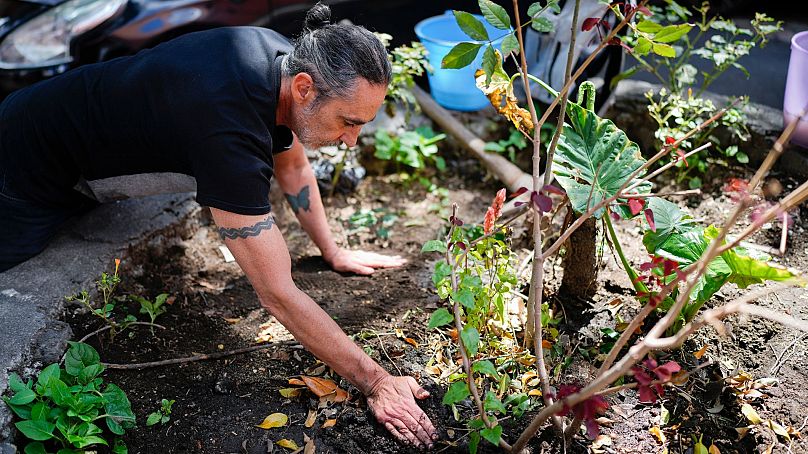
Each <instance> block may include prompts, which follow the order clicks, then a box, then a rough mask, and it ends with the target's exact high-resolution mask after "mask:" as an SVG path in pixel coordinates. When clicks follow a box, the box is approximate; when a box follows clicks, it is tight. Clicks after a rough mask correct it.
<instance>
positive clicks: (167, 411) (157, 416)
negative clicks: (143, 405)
mask: <svg viewBox="0 0 808 454" xmlns="http://www.w3.org/2000/svg"><path fill="white" fill-rule="evenodd" d="M174 402H175V401H174V400H168V399H162V400H161V401H160V408H159V409H158V410H157V411H155V412H154V413H149V416H147V417H146V425H147V426H153V425H155V424H157V423H158V422H159V423H160V424H161V425H165V424H166V423H167V422H168V421H170V420H171V407H172V406H174Z"/></svg>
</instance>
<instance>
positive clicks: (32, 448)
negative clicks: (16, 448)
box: [24, 441, 48, 454]
mask: <svg viewBox="0 0 808 454" xmlns="http://www.w3.org/2000/svg"><path fill="white" fill-rule="evenodd" d="M24 452H25V454H48V451H46V450H45V445H43V444H42V443H40V442H38V441H35V442H33V443H28V444H27V445H25V451H24Z"/></svg>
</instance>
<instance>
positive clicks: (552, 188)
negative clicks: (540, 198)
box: [541, 184, 564, 195]
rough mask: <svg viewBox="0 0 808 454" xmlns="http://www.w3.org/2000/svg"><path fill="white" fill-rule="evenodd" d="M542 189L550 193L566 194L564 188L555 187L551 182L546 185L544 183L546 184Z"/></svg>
mask: <svg viewBox="0 0 808 454" xmlns="http://www.w3.org/2000/svg"><path fill="white" fill-rule="evenodd" d="M541 190H542V191H544V192H546V193H548V194H558V195H564V191H563V190H562V189H560V188H557V187H555V186H553V185H551V184H545V185H544V186H543V187H542V188H541Z"/></svg>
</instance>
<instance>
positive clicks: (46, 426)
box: [14, 420, 56, 441]
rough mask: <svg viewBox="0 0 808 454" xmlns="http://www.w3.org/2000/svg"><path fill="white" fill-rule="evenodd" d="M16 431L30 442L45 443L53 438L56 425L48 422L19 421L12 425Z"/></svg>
mask: <svg viewBox="0 0 808 454" xmlns="http://www.w3.org/2000/svg"><path fill="white" fill-rule="evenodd" d="M14 425H15V426H16V427H17V430H19V431H20V432H22V434H23V435H25V436H26V437H28V438H29V439H31V440H35V441H45V440H50V439H51V438H53V429H55V428H56V425H55V424H53V423H50V422H48V421H41V420H40V421H20V422H18V423H15V424H14Z"/></svg>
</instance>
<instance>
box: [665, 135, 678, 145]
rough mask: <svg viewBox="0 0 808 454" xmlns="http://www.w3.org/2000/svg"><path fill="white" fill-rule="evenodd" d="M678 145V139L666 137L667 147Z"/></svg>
mask: <svg viewBox="0 0 808 454" xmlns="http://www.w3.org/2000/svg"><path fill="white" fill-rule="evenodd" d="M675 143H676V139H674V138H673V137H671V136H667V137H665V145H673V144H675Z"/></svg>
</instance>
